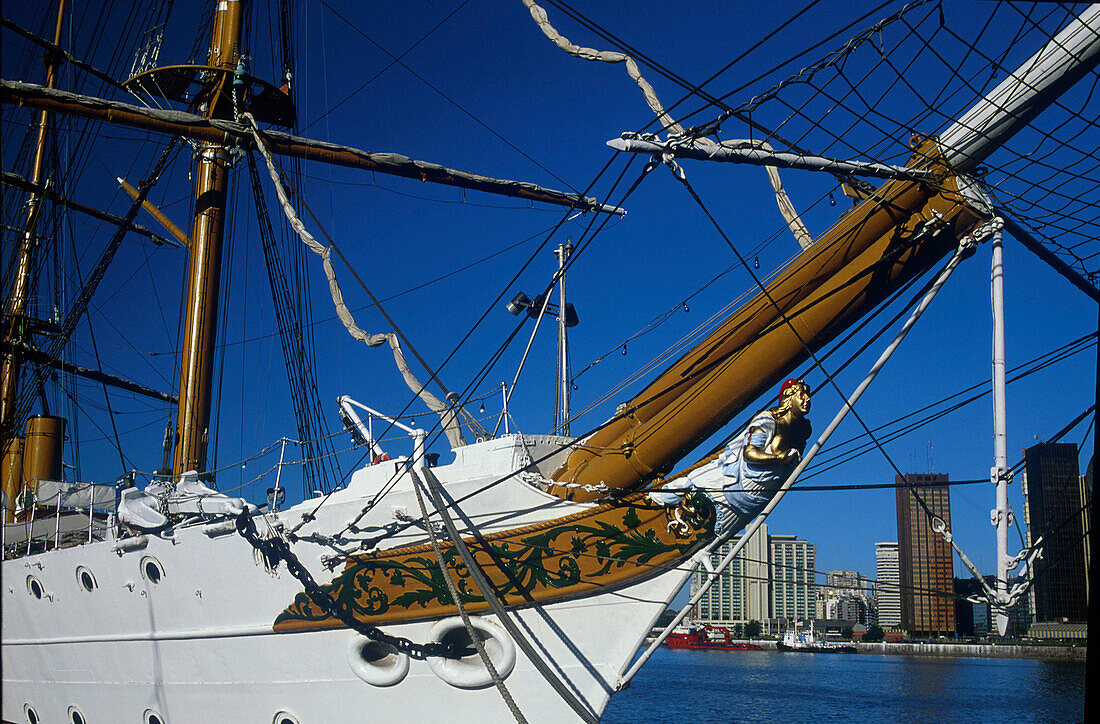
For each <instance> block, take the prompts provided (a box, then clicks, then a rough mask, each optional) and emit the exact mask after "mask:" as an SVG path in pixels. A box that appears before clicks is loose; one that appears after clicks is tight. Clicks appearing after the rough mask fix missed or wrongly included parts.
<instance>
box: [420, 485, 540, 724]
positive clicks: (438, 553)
mask: <svg viewBox="0 0 1100 724" xmlns="http://www.w3.org/2000/svg"><path fill="white" fill-rule="evenodd" d="M425 470H426V468H425ZM409 476H410V477H412V483H413V486H412V487H413V491H414V492H415V493H416V502H417V503H418V504H419V505H420V516H421V520H423V521H424V523H425V525H424V528H425V530H427V531H428V540H429V541H431V544H432V552H433V553H434V554H435V560H436V563H438V564H439V573H440V575H441V576H442V577H443V582H444V583H446V584H447V592H448V593H450V594H451V601H452V602H453V603H454V605H455V608H457V609H458V615H459V616H460V617H461V618H462V625H463V626H465V627H466V633H467V635H469V637H470V640H471V641H473V642H474V648H476V649H477V655H478V656H479V657H480V658H481V662H482V663H483V664H485V669H486V670H487V671H488V672H489V677H490V678H491V679H492V680H493V686H495V687H496V688H497V691H498V692H500V698H502V699H504V703H505V704H506V705H507V706H508V710H509V711H510V712H512V716H513V717H514V718H515V720H516V721H517V722H520V724H527V718H526V717H525V716H523V712H522V711H520V708H519V706H518V705H517V704H516V700H515V699H513V698H512V693H511V692H510V691H508V687H507V686H506V685H505V683H504V679H503V678H502V677H501V675H500V672H499V671H497V667H496V665H495V664H493V659H492V658H491V657H490V656H489V654H488V652H486V651H485V642H484V641H482V639H481V635H480V634H479V633H478V632H477V629H475V628H474V625H473V623H472V622H471V621H470V614H468V613H467V612H466V605H465V604H463V603H462V596H461V595H459V593H458V589H456V588H455V582H454V581H453V580H452V579H451V572H450V571H449V570H448V569H447V563H446V561H444V560H443V551H442V550H440V548H439V541H438V540H437V539H436V536H435V528H434V527H433V526H431V525H428V508H427V506H425V505H424V495H423V494H422V493H421V492H420V486H421V482H420V478H419V477H418V476H417V474H416V471H415V470H413V469H411V468H410V469H409ZM432 501H433V503H434V502H435V496H434V493H433V497H432ZM436 510H439V511H440V515H443V511H442V510H441V509H440V508H439V507H438V506H437V507H436ZM444 520H448V519H447V518H444ZM451 527H453V526H451ZM451 527H448V529H447V530H448V533H450V530H451ZM451 542H452V545H453V546H454V548H455V550H456V551H458V552H459V555H460V556H461V557H462V561H463V563H465V564H466V568H467V570H468V571H470V573H471V574H472V573H473V572H474V571H475V570H479V569H478V567H477V563H476V562H475V561H474V560H473V559H472V558H470V552H469V551H468V550H465V546H462V548H461V549H460V548H459V545H460V544H461V543H462V538H461V537H459V536H458V535H457V534H456V535H454V536H452V538H451ZM479 572H480V571H479ZM478 587H479V588H481V586H480V584H479V586H478ZM481 590H482V595H483V596H484V598H485V600H486V601H488V600H489V597H490V596H491V595H492V592H491V591H490V590H486V589H484V588H482V589H481ZM500 618H501V620H502V621H503V620H504V616H503V615H501V616H500Z"/></svg>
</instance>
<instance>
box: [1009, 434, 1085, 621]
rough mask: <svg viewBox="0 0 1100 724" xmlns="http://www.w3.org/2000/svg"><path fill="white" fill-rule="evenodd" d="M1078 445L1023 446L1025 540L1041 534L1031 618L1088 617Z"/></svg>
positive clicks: (1031, 540)
mask: <svg viewBox="0 0 1100 724" xmlns="http://www.w3.org/2000/svg"><path fill="white" fill-rule="evenodd" d="M1082 480H1083V479H1082V478H1081V477H1080V475H1079V474H1078V463H1077V446H1076V445H1074V444H1072V443H1043V444H1039V445H1033V446H1032V447H1029V448H1025V449H1024V483H1023V489H1024V500H1025V506H1024V517H1025V519H1026V520H1027V542H1028V545H1031V544H1032V543H1033V541H1035V540H1037V539H1038V538H1039V537H1040V536H1042V538H1043V544H1042V545H1043V557H1042V558H1040V559H1038V560H1036V561H1035V564H1034V575H1035V584H1034V588H1033V591H1034V602H1035V620H1036V621H1037V622H1038V621H1062V620H1065V621H1068V622H1070V623H1082V622H1085V621H1087V620H1088V602H1087V593H1086V587H1085V586H1086V581H1087V578H1088V573H1087V571H1086V569H1085V546H1087V545H1088V541H1087V539H1086V538H1085V517H1084V510H1083V508H1084V507H1085V506H1083V500H1082V499H1083V497H1084V496H1083V495H1082V490H1081V488H1082V487H1083V486H1082Z"/></svg>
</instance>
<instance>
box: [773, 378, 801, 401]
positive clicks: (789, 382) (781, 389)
mask: <svg viewBox="0 0 1100 724" xmlns="http://www.w3.org/2000/svg"><path fill="white" fill-rule="evenodd" d="M804 384H806V383H805V382H803V381H802V380H799V379H795V378H794V377H792V378H790V379H789V380H787V381H786V382H784V383H783V384H781V385H780V386H779V399H783V393H784V392H786V391H787V388H788V387H792V386H794V385H804Z"/></svg>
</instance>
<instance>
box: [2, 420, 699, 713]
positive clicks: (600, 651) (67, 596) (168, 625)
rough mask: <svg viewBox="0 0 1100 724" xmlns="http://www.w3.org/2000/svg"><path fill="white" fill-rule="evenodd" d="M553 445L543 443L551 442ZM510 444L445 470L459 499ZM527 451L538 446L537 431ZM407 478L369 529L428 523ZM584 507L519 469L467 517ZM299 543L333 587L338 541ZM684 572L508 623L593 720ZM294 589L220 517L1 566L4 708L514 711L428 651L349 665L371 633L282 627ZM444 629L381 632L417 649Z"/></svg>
mask: <svg viewBox="0 0 1100 724" xmlns="http://www.w3.org/2000/svg"><path fill="white" fill-rule="evenodd" d="M549 440H550V439H547V438H543V439H542V441H543V446H544V447H543V449H546V448H545V445H546V443H547V442H549ZM517 441H518V438H517V437H508V438H504V439H502V440H494V441H490V442H486V443H482V444H479V445H476V446H470V447H468V448H465V449H463V450H462V451H461V452H460V454H459V458H460V460H459V461H458V462H456V464H455V465H451V466H446V467H440V468H435V470H434V471H435V472H436V474H437V476H438V477H439V479H440V480H441V481H443V482H444V483H445V484H446V489H447V491H448V492H449V493H450V494H451V495H452V496H454V497H455V498H457V499H460V498H461V496H462V495H463V494H464V493H465V492H469V491H472V490H475V489H480V488H482V487H483V486H485V485H486V484H487V483H491V482H493V481H495V480H498V479H500V478H501V477H503V476H504V475H506V474H507V473H510V472H512V471H514V470H516V469H517V468H522V467H523V465H524V464H525V463H526V462H527V461H528V460H524V455H525V452H526V450H525V447H524V446H523V445H521V444H518V442H517ZM527 443H528V447H527V449H528V450H529V449H530V446H531V444H532V438H527ZM536 459H537V458H536ZM517 463H520V464H518V465H517ZM399 465H400V463H383V464H381V465H377V466H372V467H370V468H366V469H364V470H362V471H359V472H358V473H357V474H356V475H355V476H354V477H353V479H352V481H351V483H350V484H349V486H348V488H347V489H345V490H342V491H339V492H338V493H336V494H334V495H333V496H332V498H330V500H329V501H328V502H326V503H325V505H323V506H321V508H320V510H319V511H318V513H317V520H316V521H315V522H312V523H310V524H309V526H307V527H305V528H303V529H302V531H301V533H302V534H307V533H308V532H310V531H312V530H317V531H325V532H329V533H331V532H334V531H336V530H339V529H340V528H342V527H343V523H345V522H347V521H350V520H351V519H352V518H353V517H354V515H355V514H357V513H358V512H359V511H360V510H361V509H362V508H363V506H364V505H365V504H366V502H367V501H368V500H369V499H370V498H371V496H372V495H373V494H374V493H376V492H377V491H378V490H379V489H380V487H381V483H383V482H385V481H386V480H388V479H389V476H390V474H391V473H392V472H393V471H394V470H396V469H398V466H399ZM470 471H472V475H471V474H470ZM400 488H401V489H399V490H395V491H394V492H392V493H390V495H389V496H387V498H386V502H385V503H384V504H383V505H380V506H379V507H378V508H376V509H375V510H373V511H372V512H371V513H370V515H368V516H367V517H365V518H364V519H363V521H361V523H360V527H361V528H363V529H364V530H368V531H369V530H371V529H372V527H373V526H378V527H379V528H381V527H384V526H387V525H393V524H394V523H395V522H396V521H397V520H398V519H399V518H403V517H406V516H412V517H414V518H418V517H419V507H418V505H417V503H416V500H415V497H414V495H413V493H412V490H411V488H410V487H409V485H408V477H407V476H405V477H404V478H403V479H402V481H401V483H400ZM475 506H476V507H475ZM315 507H316V502H315V501H313V502H311V501H306V502H305V503H303V504H301V505H299V506H296V507H295V508H293V509H290V510H287V511H284V512H283V513H281V514H280V515H279V520H280V522H282V523H283V524H284V525H286V526H293V525H295V524H296V523H297V522H298V521H299V520H300V519H301V515H302V513H303V512H306V511H311V510H313V509H314V508H315ZM586 507H588V506H586V505H584V504H577V503H569V502H566V501H562V500H561V499H559V498H556V497H553V496H550V495H547V494H546V493H543V492H542V491H540V490H539V489H538V488H537V487H535V486H533V485H529V484H527V483H524V482H521V481H520V480H519V479H517V478H513V479H510V480H508V481H506V482H505V483H502V484H499V485H496V486H494V487H493V488H491V489H490V491H489V492H486V493H482V494H481V495H478V496H476V497H475V498H472V499H471V501H470V502H469V504H468V505H464V511H465V512H466V513H467V514H468V515H469V516H470V517H471V518H472V519H474V520H475V521H476V522H477V523H478V525H479V526H480V527H481V528H482V530H483V531H484V532H492V531H494V530H500V529H505V528H513V527H516V526H518V525H524V524H527V523H532V522H537V521H542V520H547V519H551V518H557V517H560V516H562V515H567V514H569V513H572V512H576V511H577V510H581V509H584V508H586ZM402 508H404V509H402ZM395 510H396V511H397V513H396V515H395ZM376 534H377V533H376ZM424 539H425V534H424V531H423V529H422V528H419V527H415V526H414V527H411V528H410V529H409V530H406V531H404V532H402V533H400V534H398V535H397V536H395V537H394V538H393V539H391V540H389V541H387V546H386V547H391V546H392V545H394V544H397V545H400V544H404V543H408V542H412V541H423V540H424ZM294 550H295V552H296V553H298V554H299V556H300V558H301V561H302V563H303V564H304V565H305V566H306V567H307V568H308V569H309V570H310V572H311V573H312V574H313V575H314V577H315V578H316V579H317V580H318V581H319V582H321V583H324V582H327V581H328V580H331V578H332V577H333V575H334V574H333V573H332V572H330V571H328V570H326V569H325V568H324V567H323V566H322V564H321V557H322V556H323V555H325V554H328V553H331V551H328V550H322V549H320V547H319V546H316V545H305V544H301V543H299V544H297V545H295V547H294ZM150 563H152V564H155V565H156V566H158V567H159V569H160V573H161V575H160V577H159V581H156V582H154V580H152V578H155V575H154V576H153V577H150V576H149V575H148V570H147V568H148V565H149V564H150ZM81 571H87V572H89V573H90V574H91V575H92V576H94V581H95V585H94V587H93V588H92V590H91V591H88V590H86V589H85V586H84V585H83V583H82V581H81V580H80V578H81V577H80V572H81ZM686 575H687V574H686V573H685V572H683V571H680V570H673V571H670V572H667V573H662V574H660V575H657V576H655V577H652V578H649V579H648V580H645V581H643V582H641V583H636V584H634V585H630V586H628V587H625V588H622V589H620V590H618V591H615V592H610V593H607V592H605V593H601V594H600V595H594V596H590V597H586V598H579V599H575V600H571V601H564V602H560V603H554V604H551V605H546V606H533V607H530V608H526V609H523V610H521V611H518V612H515V613H514V616H515V619H516V621H517V622H518V624H519V625H520V627H521V628H522V629H523V630H525V631H526V633H527V637H528V639H529V640H530V641H531V642H533V643H534V645H535V647H536V649H537V650H539V651H540V652H541V654H542V657H543V658H544V660H546V661H547V662H549V664H550V667H551V668H552V669H553V670H554V671H556V672H557V674H558V676H559V677H561V678H562V679H563V680H564V681H565V682H567V685H568V686H569V687H570V688H571V689H572V690H573V691H574V693H575V694H576V695H577V697H578V698H579V699H581V700H582V701H584V702H585V703H586V704H587V706H588V707H590V709H591V710H592V711H593V712H595V713H596V714H597V716H598V715H599V713H602V711H603V709H604V707H605V706H606V704H607V702H608V700H609V698H610V696H611V694H612V693H613V691H614V689H615V684H616V681H617V679H618V677H619V675H620V674H621V672H622V671H623V670H624V669H625V667H626V665H627V664H628V663H629V662H630V660H631V659H632V658H633V656H634V655H635V653H636V652H637V650H638V648H639V647H640V645H641V643H642V641H643V639H644V637H645V635H646V634H647V633H648V632H649V630H650V627H651V626H652V624H653V622H654V621H655V620H656V618H657V617H658V616H659V615H660V613H661V612H662V611H663V610H664V609H665V607H666V604H667V602H668V601H669V600H670V599H671V598H672V596H674V595H675V593H676V592H677V590H679V588H680V586H681V585H682V584H683V582H684V580H685V578H686ZM32 577H33V579H32ZM31 580H34V581H37V583H38V590H40V592H41V594H42V595H41V598H39V597H37V596H36V595H35V594H34V589H35V587H34V586H32V585H31V584H30V581H31ZM301 590H302V586H301V585H300V584H299V582H298V581H297V580H295V579H294V578H293V577H292V576H290V575H289V574H288V572H287V570H286V567H285V565H284V566H280V567H279V568H278V570H277V571H276V572H274V573H272V572H270V571H268V570H267V569H266V568H265V566H264V565H263V563H262V561H259V560H258V558H257V556H256V555H254V550H253V548H252V547H251V546H250V545H249V544H248V543H247V542H246V541H245V540H244V539H243V538H241V537H240V536H239V535H237V534H236V532H235V531H234V530H233V529H232V526H231V525H229V524H227V523H226V522H225V521H221V522H218V521H215V522H212V523H205V524H199V525H195V526H191V527H187V528H183V529H179V530H177V531H176V532H175V534H174V535H173V536H172V537H170V538H169V537H158V536H152V535H150V536H146V537H144V538H136V539H135V538H131V539H125V540H122V541H104V542H97V543H92V544H87V545H82V546H78V547H73V548H65V549H60V550H54V551H50V552H47V553H41V554H37V555H30V556H25V557H23V558H19V559H15V560H9V561H5V562H4V564H3V610H4V615H3V641H4V646H3V677H4V684H3V718H4V720H5V721H13V722H21V721H27V720H28V718H27V714H26V707H28V706H30V707H33V709H34V712H35V714H37V716H38V721H42V722H72V721H73V716H72V711H74V709H75V710H76V711H78V712H79V713H80V715H81V717H82V718H83V721H85V722H89V723H91V722H98V721H112V722H129V721H132V722H143V721H148V718H147V717H148V713H150V712H151V713H153V714H154V715H155V716H156V717H158V718H159V721H161V722H164V723H165V724H167V723H169V722H194V721H208V720H218V721H233V722H258V723H259V722H263V723H265V724H267V723H271V722H279V724H284V721H285V722H294V721H297V722H301V723H303V724H304V723H305V722H341V721H356V722H360V721H364V717H366V718H367V719H368V720H374V721H381V720H393V721H421V720H424V721H429V720H430V721H437V720H438V718H439V717H440V716H441V715H445V716H447V718H448V720H449V721H459V722H460V721H479V722H480V721H509V720H511V719H512V716H511V714H510V712H509V711H508V708H507V707H506V705H505V704H504V702H503V701H502V699H501V696H500V694H499V693H498V692H497V690H496V688H495V687H494V686H492V685H491V684H489V685H488V686H482V687H480V688H476V689H468V688H461V687H459V686H455V685H453V684H450V683H447V682H446V681H444V680H443V679H442V678H440V676H438V675H437V674H436V673H435V672H434V670H433V668H432V666H431V662H429V661H426V660H417V659H411V660H409V662H408V664H409V666H408V673H407V675H405V676H404V677H403V678H401V679H400V680H399V681H397V682H396V683H394V684H392V685H386V686H380V685H376V684H372V683H368V682H367V681H364V680H363V678H361V677H360V676H359V675H357V673H356V667H357V666H358V667H360V668H362V667H363V666H364V664H363V663H362V661H361V660H360V659H357V657H356V656H355V654H354V651H352V650H353V649H354V647H355V642H360V643H362V642H363V639H362V637H360V636H359V634H357V633H355V632H354V631H351V630H349V629H346V628H340V629H332V630H323V631H310V632H300V633H275V632H274V631H273V629H272V623H273V621H274V620H275V618H276V617H277V616H278V615H279V614H280V613H281V612H282V611H283V610H284V609H285V608H286V607H287V606H288V605H289V604H290V603H291V602H292V601H293V600H294V597H295V595H296V594H298V593H299V592H300V591H301ZM484 618H488V620H490V621H495V617H492V616H486V617H484ZM434 624H435V622H433V621H421V622H416V623H406V624H390V625H383V626H382V628H383V629H384V630H385V631H386V632H387V633H390V634H393V635H398V636H404V637H407V638H409V639H411V640H413V641H416V642H421V643H422V642H425V641H427V640H428V639H429V632H430V630H431V629H432V627H433V625H434ZM502 633H503V632H502ZM505 638H507V637H506V636H505ZM504 645H505V647H510V646H511V645H512V644H511V642H507V643H505V644H504ZM349 651H352V653H351V654H349ZM476 658H477V657H476V656H474V657H473V659H476ZM515 661H516V662H515V666H514V669H512V671H511V672H510V673H509V674H508V675H507V676H506V677H505V679H504V681H505V684H506V686H507V687H508V690H509V691H510V692H511V694H512V696H513V697H514V699H515V701H516V704H517V705H518V707H519V708H520V709H521V710H522V712H523V713H524V715H525V716H526V717H527V718H528V719H529V720H530V721H545V722H562V721H571V720H576V719H577V715H576V714H575V713H574V712H573V711H572V710H571V709H570V708H569V707H568V706H567V705H566V704H565V703H564V702H563V701H562V699H561V698H560V697H559V696H558V694H557V693H555V692H554V690H553V689H552V687H551V686H550V685H548V684H547V683H546V681H545V679H544V678H543V677H542V675H540V674H539V672H538V671H537V670H536V669H535V668H534V666H533V665H532V664H531V662H530V661H529V660H528V659H527V658H526V657H525V656H524V654H523V652H522V651H520V650H519V649H518V648H517V649H515ZM473 666H474V667H475V668H477V667H480V666H481V665H480V662H477V663H476V664H473ZM281 712H282V713H283V714H282V715H280V713H281ZM277 715H280V716H277ZM143 717H145V718H143Z"/></svg>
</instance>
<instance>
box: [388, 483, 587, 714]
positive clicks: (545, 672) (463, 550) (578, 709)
mask: <svg viewBox="0 0 1100 724" xmlns="http://www.w3.org/2000/svg"><path fill="white" fill-rule="evenodd" d="M422 472H423V473H424V477H425V478H426V479H427V481H428V483H429V484H428V486H427V487H428V494H429V495H430V496H431V498H432V504H433V505H435V509H436V512H438V513H439V517H440V518H441V519H442V521H443V525H444V526H445V527H446V528H447V535H448V536H450V538H451V543H452V544H453V545H454V547H455V551H456V552H457V553H458V554H459V556H460V557H461V558H462V562H463V563H465V564H466V569H467V570H468V571H469V573H470V577H471V578H473V579H474V583H475V584H476V585H477V587H478V589H479V590H480V591H481V594H482V596H483V597H484V598H485V602H486V603H488V604H489V608H490V609H492V611H493V613H495V614H496V616H497V618H498V619H499V620H500V623H501V625H502V626H504V628H505V630H507V631H508V633H509V635H511V637H512V640H513V641H514V642H515V644H516V646H518V647H519V648H520V649H522V650H523V653H524V654H526V655H527V658H528V659H529V660H530V661H531V663H532V664H533V665H534V667H535V668H536V669H537V670H538V672H539V673H540V674H542V677H543V678H544V679H546V683H548V684H550V686H551V687H553V689H554V691H556V692H557V693H558V695H559V696H561V698H562V700H564V701H565V703H566V704H568V705H569V708H570V709H572V710H573V711H574V712H575V713H576V714H577V716H578V717H580V718H581V720H582V721H584V722H586V723H587V724H599V719H597V718H596V716H594V715H593V714H592V712H591V711H589V710H588V707H586V706H585V705H584V704H583V703H582V702H581V701H580V700H579V699H578V698H577V697H576V695H575V694H574V693H573V692H572V691H570V690H569V689H568V688H566V686H565V684H564V683H563V682H562V681H561V680H560V679H559V678H558V676H557V675H556V674H554V672H553V671H551V670H550V668H549V667H548V666H547V665H546V662H545V661H543V660H542V656H540V655H539V653H538V651H536V650H535V647H534V646H532V645H531V642H530V641H528V640H527V637H526V636H524V634H523V632H522V631H520V629H519V627H518V626H517V625H516V623H515V622H514V621H513V620H512V617H511V616H509V615H508V612H507V611H506V610H505V608H504V606H503V605H502V604H501V602H500V599H499V598H497V595H496V592H495V591H494V590H493V587H492V585H491V584H490V583H489V581H488V580H487V579H486V578H485V574H484V573H483V572H482V570H481V567H480V566H479V565H478V564H477V561H476V560H474V557H473V556H472V555H471V554H470V550H469V548H467V546H466V543H465V541H463V540H462V536H461V535H459V532H458V529H457V528H455V524H454V521H453V520H451V516H450V514H449V513H448V512H447V506H445V505H444V504H443V500H442V498H441V496H442V495H444V494H445V491H444V490H443V486H442V485H440V483H439V480H437V479H436V477H435V475H434V473H432V471H431V470H430V469H429V468H424V469H423V470H422ZM409 474H410V475H412V476H413V488H414V489H417V497H418V498H419V497H420V492H419V489H418V487H417V486H418V484H419V480H418V478H417V476H416V473H415V472H413V471H412V470H410V471H409ZM448 497H450V496H448ZM450 507H452V508H454V510H455V513H457V514H458V515H460V516H462V518H463V521H464V522H465V523H466V524H467V525H468V526H470V528H471V529H472V531H473V533H474V535H475V536H476V537H478V538H480V534H479V532H478V531H477V529H476V528H475V527H474V525H473V522H472V521H470V520H469V519H468V518H467V517H466V516H465V515H463V513H462V510H461V509H460V508H459V507H458V505H457V504H456V503H455V501H454V500H453V499H452V500H451V501H450ZM420 509H421V512H422V513H423V514H424V522H425V523H427V522H428V518H427V511H426V510H425V509H424V501H423V500H422V499H421V500H420ZM428 532H429V535H434V534H433V533H432V530H431V526H430V525H429V526H428ZM485 547H486V548H488V545H486V546H485ZM440 565H442V560H440ZM467 625H469V624H467ZM475 640H476V639H475Z"/></svg>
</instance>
